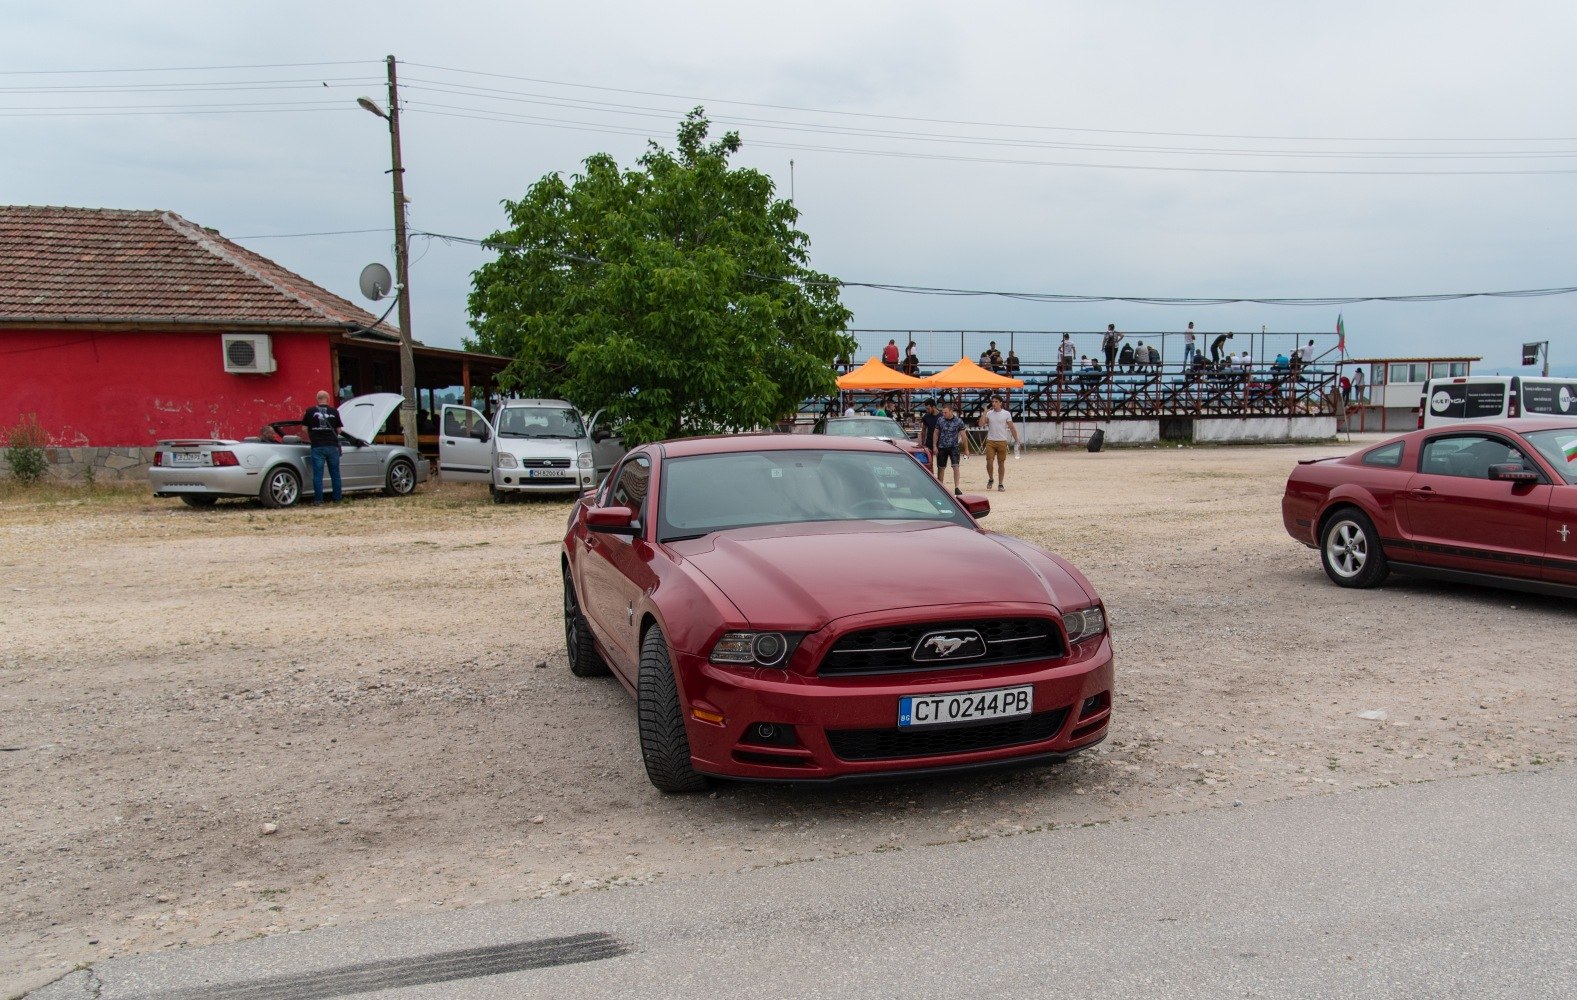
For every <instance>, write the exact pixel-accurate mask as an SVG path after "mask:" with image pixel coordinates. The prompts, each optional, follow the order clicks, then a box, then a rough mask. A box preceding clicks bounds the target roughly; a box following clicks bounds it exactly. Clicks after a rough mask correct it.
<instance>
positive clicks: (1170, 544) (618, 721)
mask: <svg viewBox="0 0 1577 1000" xmlns="http://www.w3.org/2000/svg"><path fill="white" fill-rule="evenodd" d="M1347 447H1348V446H1345V445H1337V446H1333V445H1324V446H1299V447H1255V448H1220V449H1182V450H1174V449H1151V450H1131V451H1108V452H1105V453H1102V454H1099V455H1090V454H1086V453H1084V452H1066V453H1055V454H1053V453H1044V454H1033V455H1027V456H1026V457H1024V458H1022V459H1015V460H1013V461H1012V462H1011V463H1010V466H1009V484H1008V485H1009V489H1010V491H1011V492H1007V493H1003V494H1000V495H998V494H992V503H993V504H994V505H995V508H996V509H995V510H994V511H993V513H992V515H991V517H990V519H989V520H988V521H987V522H986V523H987V524H988V525H989V526H990V527H992V528H994V529H996V530H998V531H1004V532H1009V533H1012V534H1018V535H1022V536H1025V537H1027V538H1030V539H1032V540H1034V541H1035V542H1038V543H1040V544H1042V545H1045V546H1047V547H1050V548H1053V549H1056V550H1058V551H1060V552H1062V553H1064V554H1066V555H1067V556H1069V557H1070V558H1071V559H1072V560H1073V561H1074V562H1075V563H1077V564H1078V565H1079V566H1080V567H1082V568H1083V569H1084V570H1085V572H1086V573H1087V574H1088V575H1089V577H1090V578H1091V579H1092V580H1093V581H1094V583H1095V584H1096V586H1097V587H1098V588H1100V590H1101V591H1102V594H1103V596H1104V597H1105V598H1106V600H1107V602H1108V606H1109V609H1110V611H1111V619H1112V627H1113V632H1114V637H1115V643H1116V647H1117V651H1118V685H1119V687H1118V693H1117V700H1116V715H1115V723H1114V726H1113V730H1112V735H1111V738H1110V739H1109V740H1108V741H1107V742H1106V743H1105V744H1104V745H1103V746H1102V747H1100V748H1099V750H1098V751H1096V752H1093V753H1089V754H1086V755H1084V756H1083V757H1081V758H1078V759H1076V760H1075V761H1073V762H1069V763H1067V764H1065V765H1063V766H1061V767H1057V768H1052V769H1042V770H1037V771H1027V772H1017V773H1007V774H997V775H994V776H989V777H979V776H976V777H969V778H957V779H951V780H927V781H922V782H913V783H894V784H889V785H879V786H867V787H862V788H854V789H841V790H791V789H782V788H771V787H758V786H723V787H720V788H718V789H717V790H716V791H715V792H713V793H711V794H703V795H699V796H691V797H665V796H662V795H659V794H658V793H657V792H655V791H654V790H653V789H652V788H651V787H650V786H649V785H648V784H647V783H646V780H645V776H644V774H643V772H642V769H641V764H640V759H639V755H638V752H637V749H636V745H635V739H634V710H633V706H632V705H631V703H630V701H629V699H628V698H627V697H626V695H625V694H624V692H623V691H622V690H621V689H620V688H619V687H618V686H617V685H616V684H615V683H614V682H613V681H611V680H607V679H604V680H600V681H582V680H577V679H575V678H574V677H572V676H570V673H569V671H568V669H567V668H566V666H565V663H564V654H563V650H562V643H561V630H560V618H559V608H558V605H559V579H558V564H557V548H556V546H557V544H558V540H559V537H560V532H561V531H562V528H563V523H564V515H565V513H566V511H567V509H568V505H567V504H564V503H528V504H514V505H508V506H494V505H492V504H490V503H488V502H487V498H486V496H485V494H484V493H483V492H482V491H481V489H480V488H478V487H465V486H447V487H443V486H432V485H430V486H428V487H425V488H424V489H423V491H422V492H421V493H420V494H419V495H418V496H416V497H414V498H412V499H410V500H405V501H400V500H391V499H385V498H377V499H360V500H355V501H353V502H349V503H346V504H344V505H343V506H341V507H339V508H332V509H330V508H325V509H322V510H312V509H305V508H303V509H296V510H289V511H283V512H273V511H264V510H262V509H260V508H258V507H255V506H248V505H239V504H225V505H221V506H220V507H219V508H217V509H213V510H209V511H193V510H188V509H186V508H185V507H183V506H181V505H180V504H177V503H174V502H170V501H155V500H151V499H149V498H148V497H147V496H146V495H144V494H140V493H133V494H127V493H120V494H104V493H99V494H96V495H92V496H82V495H77V496H73V495H71V494H44V493H27V492H21V493H19V492H15V491H13V492H11V493H8V494H0V599H3V601H4V607H5V617H4V622H5V641H4V644H3V645H0V747H3V748H4V750H3V752H0V823H3V829H4V836H3V837H0V860H3V862H4V868H3V872H0V982H3V981H4V980H5V979H6V978H7V977H10V976H15V975H17V974H20V973H22V972H25V971H37V970H41V969H45V968H57V967H67V968H69V967H70V966H71V965H73V964H75V963H78V962H84V961H92V960H95V959H98V958H102V957H106V956H110V955H115V954H126V953H128V952H133V951H145V950H150V949H158V948H163V947H170V946H176V945H184V944H201V943H207V942H212V941H225V940H234V939H236V938H240V937H245V936H249V935H255V934H272V933H278V932H283V931H288V930H294V929H299V928H308V927H314V926H319V925H324V924H332V923H341V922H347V921H356V920H364V919H368V918H371V917H376V916H384V915H391V914H409V913H416V912H423V911H431V910H433V909H435V908H457V907H466V906H473V905H476V904H478V903H487V902H492V901H500V900H516V899H523V898H530V897H536V896H543V895H547V894H556V893H564V892H580V891H586V890H589V889H603V888H610V887H617V886H621V885H627V884H631V883H640V882H645V881H650V880H654V879H660V878H674V877H683V876H687V875H692V874H698V873H706V872H716V871H727V870H737V869H741V868H748V867H752V866H763V865H777V864H788V863H793V862H799V861H804V860H807V859H814V858H818V857H826V856H830V855H840V854H848V853H857V852H866V851H893V850H903V849H906V848H913V847H916V846H919V845H925V844H932V843H938V842H946V841H954V840H960V839H965V838H978V837H989V836H997V835H1008V834H1012V833H1015V832H1018V831H1022V830H1026V829H1036V828H1045V827H1047V826H1055V825H1066V824H1085V823H1099V822H1110V821H1117V820H1122V819H1125V818H1129V817H1136V816H1148V815H1154V814H1158V813H1168V812H1179V811H1185V810H1193V809H1204V808H1231V807H1232V806H1233V805H1234V803H1235V802H1239V801H1241V802H1245V803H1254V802H1260V801H1265V800H1270V799H1280V798H1286V797H1289V796H1298V795H1311V794H1321V793H1329V792H1340V791H1344V790H1347V789H1352V788H1359V787H1365V786H1373V785H1379V784H1385V783H1391V782H1405V781H1415V780H1423V779H1432V778H1440V777H1444V776H1449V775H1456V774H1466V773H1476V772H1481V771H1486V770H1491V769H1508V768H1519V767H1529V766H1539V765H1543V764H1548V763H1551V762H1555V761H1560V760H1565V759H1569V758H1570V757H1571V756H1572V755H1573V751H1574V747H1577V695H1574V685H1573V683H1572V677H1571V655H1570V651H1571V648H1572V645H1571V643H1572V636H1573V635H1577V629H1574V625H1577V603H1573V602H1568V601H1559V600H1554V599H1545V598H1533V597H1528V596H1524V595H1520V594H1512V593H1507V592H1499V591H1490V590H1479V589H1473V588H1465V587H1453V586H1448V585H1442V584H1425V583H1421V582H1409V581H1405V580H1401V581H1393V583H1392V584H1391V585H1389V586H1387V587H1386V588H1384V589H1381V590H1379V591H1373V592H1351V591H1344V590H1339V589H1337V588H1336V587H1334V586H1332V585H1331V584H1330V583H1328V582H1327V581H1326V579H1325V577H1324V575H1323V574H1322V573H1321V571H1320V569H1319V564H1318V561H1317V558H1316V556H1315V555H1314V553H1313V552H1311V551H1309V550H1307V549H1304V548H1303V547H1301V546H1299V545H1297V544H1295V543H1293V542H1292V541H1291V540H1290V539H1288V538H1287V537H1286V535H1285V534H1284V533H1283V531H1282V527H1281V520H1280V513H1279V506H1278V501H1279V496H1280V492H1281V485H1282V482H1283V480H1284V478H1285V475H1286V472H1287V470H1288V468H1289V467H1290V466H1291V465H1292V463H1293V461H1294V459H1296V458H1299V457H1304V456H1311V455H1325V454H1332V453H1339V452H1341V451H1344V450H1346V448H1347ZM965 472H966V478H967V479H968V480H969V481H972V482H974V483H975V484H976V485H977V486H978V485H979V480H980V479H981V478H982V477H983V469H982V466H981V464H980V461H979V459H975V460H973V461H972V462H970V463H966V466H965ZM937 570H938V572H945V570H946V567H945V566H938V567H937ZM902 585H903V581H901V580H895V581H894V586H895V587H901V586H902ZM1371 709H1383V710H1384V711H1385V712H1387V713H1388V715H1389V720H1388V721H1370V720H1365V719H1361V718H1359V717H1358V713H1360V712H1363V711H1366V710H1371ZM265 831H270V832H265ZM614 891H617V889H616V888H615V889H614Z"/></svg>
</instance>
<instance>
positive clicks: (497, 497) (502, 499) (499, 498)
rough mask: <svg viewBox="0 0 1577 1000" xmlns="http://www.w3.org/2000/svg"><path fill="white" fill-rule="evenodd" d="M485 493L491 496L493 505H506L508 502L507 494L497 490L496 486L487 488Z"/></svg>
mask: <svg viewBox="0 0 1577 1000" xmlns="http://www.w3.org/2000/svg"><path fill="white" fill-rule="evenodd" d="M487 492H488V493H489V494H490V495H491V496H492V498H493V502H494V503H508V502H509V494H507V493H505V492H504V491H503V490H501V489H499V488H498V487H497V486H489V487H488V488H487Z"/></svg>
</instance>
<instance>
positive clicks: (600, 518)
mask: <svg viewBox="0 0 1577 1000" xmlns="http://www.w3.org/2000/svg"><path fill="white" fill-rule="evenodd" d="M586 530H587V531H595V532H598V533H600V534H604V535H628V536H630V537H631V538H634V537H635V536H636V535H638V534H640V529H639V528H637V527H636V526H635V511H633V510H631V509H630V508H628V507H592V508H590V509H589V510H587V511H586Z"/></svg>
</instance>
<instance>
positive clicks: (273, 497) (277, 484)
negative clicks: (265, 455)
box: [257, 466, 301, 507]
mask: <svg viewBox="0 0 1577 1000" xmlns="http://www.w3.org/2000/svg"><path fill="white" fill-rule="evenodd" d="M257 498H258V499H259V500H261V501H262V502H263V506H264V507H289V506H290V505H291V504H293V503H295V502H296V501H297V500H300V499H301V477H300V476H298V475H296V474H295V473H294V472H292V471H291V470H290V469H287V468H285V467H284V466H280V467H279V468H277V469H275V470H273V471H272V472H270V473H269V474H268V475H266V476H264V477H263V489H262V492H260V493H259V494H258V495H257Z"/></svg>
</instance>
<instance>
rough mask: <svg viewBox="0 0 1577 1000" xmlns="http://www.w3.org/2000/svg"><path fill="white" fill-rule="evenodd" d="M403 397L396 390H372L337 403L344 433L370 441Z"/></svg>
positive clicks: (398, 405)
mask: <svg viewBox="0 0 1577 1000" xmlns="http://www.w3.org/2000/svg"><path fill="white" fill-rule="evenodd" d="M404 399H405V397H403V396H401V395H400V394H399V393H397V392H373V393H368V394H367V395H365V396H355V397H353V398H351V399H347V400H345V402H343V403H341V404H340V405H339V419H340V423H342V424H344V425H345V433H346V434H349V435H350V436H351V437H353V438H358V439H360V440H362V441H371V440H372V437H373V435H374V434H377V433H378V428H380V427H382V426H383V424H384V421H386V420H388V419H389V417H390V415H391V414H393V413H394V411H395V410H398V409H399V408H400V403H402V402H403V401H404Z"/></svg>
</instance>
